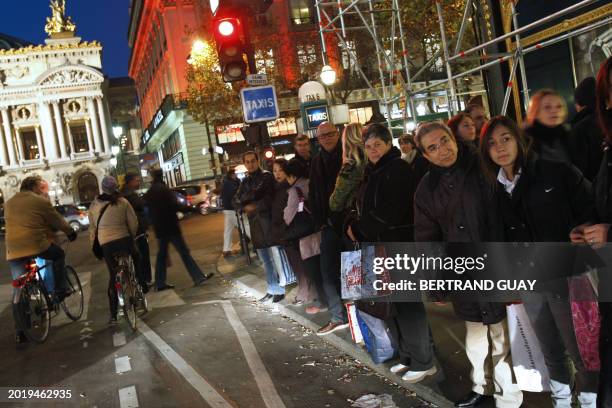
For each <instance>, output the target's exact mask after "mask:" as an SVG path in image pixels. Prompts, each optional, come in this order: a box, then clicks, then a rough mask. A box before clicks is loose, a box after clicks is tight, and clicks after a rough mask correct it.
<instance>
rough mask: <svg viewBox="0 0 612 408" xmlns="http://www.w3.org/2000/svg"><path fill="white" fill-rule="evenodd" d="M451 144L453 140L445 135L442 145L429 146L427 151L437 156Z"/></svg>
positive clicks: (441, 140) (441, 141)
mask: <svg viewBox="0 0 612 408" xmlns="http://www.w3.org/2000/svg"><path fill="white" fill-rule="evenodd" d="M449 142H451V138H450V137H448V136H446V135H445V136H442V138H441V139H440V143H438V144H432V145H429V146H427V149H425V150H426V151H427V153H429V154H435V153H438V151H439V150H440V148H441V147H446V146H447V145H448V143H449Z"/></svg>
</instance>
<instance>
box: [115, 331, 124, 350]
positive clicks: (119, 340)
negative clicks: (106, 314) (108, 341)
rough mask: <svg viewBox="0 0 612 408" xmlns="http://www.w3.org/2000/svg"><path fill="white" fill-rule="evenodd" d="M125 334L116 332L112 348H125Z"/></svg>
mask: <svg viewBox="0 0 612 408" xmlns="http://www.w3.org/2000/svg"><path fill="white" fill-rule="evenodd" d="M125 343H126V341H125V333H123V332H118V333H115V334H113V346H115V347H121V346H125Z"/></svg>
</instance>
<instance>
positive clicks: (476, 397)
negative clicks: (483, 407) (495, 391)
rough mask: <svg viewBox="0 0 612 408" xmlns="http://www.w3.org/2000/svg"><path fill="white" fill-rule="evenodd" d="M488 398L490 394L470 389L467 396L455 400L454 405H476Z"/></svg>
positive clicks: (466, 407) (467, 406) (458, 406)
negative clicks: (482, 393)
mask: <svg viewBox="0 0 612 408" xmlns="http://www.w3.org/2000/svg"><path fill="white" fill-rule="evenodd" d="M489 398H491V396H490V395H481V394H478V393H477V392H474V391H472V392H470V393H469V394H468V396H467V397H465V398H464V399H462V400H461V401H457V402H455V407H457V408H471V407H477V406H478V405H480V404H481V403H483V402H485V401H486V400H488V399H489Z"/></svg>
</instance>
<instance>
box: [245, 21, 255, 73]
mask: <svg viewBox="0 0 612 408" xmlns="http://www.w3.org/2000/svg"><path fill="white" fill-rule="evenodd" d="M241 20H242V33H243V34H244V48H245V51H246V55H247V64H248V66H249V74H251V75H254V74H257V64H255V50H254V49H253V43H251V36H250V31H251V30H250V27H249V18H248V16H247V15H246V13H242V16H241Z"/></svg>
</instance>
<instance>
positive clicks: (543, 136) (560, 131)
mask: <svg viewBox="0 0 612 408" xmlns="http://www.w3.org/2000/svg"><path fill="white" fill-rule="evenodd" d="M566 119H567V105H566V103H565V100H564V99H563V97H562V96H561V95H559V93H558V92H557V91H555V90H552V89H542V90H540V91H538V92H536V93H535V94H534V95H533V96H532V97H531V100H530V101H529V108H528V109H527V127H526V128H525V133H526V134H527V135H528V136H529V137H530V138H531V140H532V148H533V151H534V152H535V153H537V155H538V157H540V158H541V159H543V160H553V161H561V162H565V163H575V158H574V152H573V151H572V149H571V140H570V138H571V135H570V129H569V126H568V125H567V124H566V123H565V120H566Z"/></svg>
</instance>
